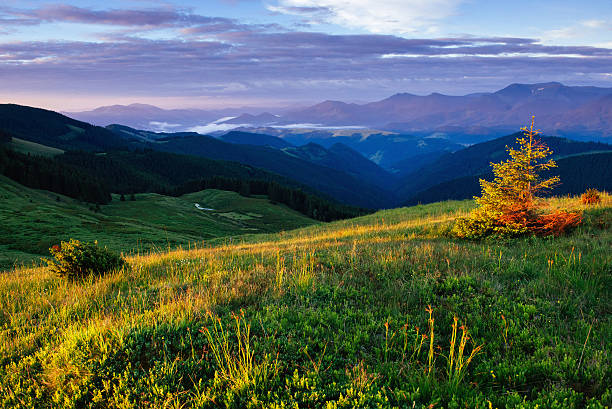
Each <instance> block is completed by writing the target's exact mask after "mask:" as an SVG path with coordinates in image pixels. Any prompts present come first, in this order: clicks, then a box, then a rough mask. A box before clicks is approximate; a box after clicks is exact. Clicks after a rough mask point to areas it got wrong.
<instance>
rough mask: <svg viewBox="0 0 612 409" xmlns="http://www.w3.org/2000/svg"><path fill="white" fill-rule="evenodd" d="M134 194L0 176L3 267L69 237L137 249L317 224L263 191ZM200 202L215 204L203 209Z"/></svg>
mask: <svg viewBox="0 0 612 409" xmlns="http://www.w3.org/2000/svg"><path fill="white" fill-rule="evenodd" d="M134 199H135V200H131V198H130V196H129V195H128V196H126V197H125V201H121V200H120V196H118V195H114V196H113V201H112V202H111V203H110V204H108V205H103V206H99V207H96V206H94V205H88V204H83V203H82V202H79V201H77V200H74V199H71V198H69V197H65V196H61V195H58V194H55V193H50V192H46V191H41V190H33V189H28V188H25V187H24V186H22V185H19V184H17V183H15V182H13V181H11V180H10V179H7V178H5V177H3V176H0V220H2V234H1V235H0V268H5V269H6V268H10V267H12V266H14V265H23V264H31V263H32V262H36V261H38V260H40V258H41V256H45V257H46V256H49V247H51V246H53V245H54V244H59V243H60V242H61V241H62V240H63V241H68V240H69V239H70V238H74V239H78V240H82V241H94V240H98V242H99V243H100V244H101V245H103V246H106V247H108V248H109V249H112V250H115V251H117V252H124V253H131V252H136V253H137V252H139V251H141V252H143V251H144V252H147V251H151V250H158V251H159V250H162V249H165V250H168V249H169V248H176V247H178V246H181V245H185V246H188V245H189V243H200V244H201V243H202V242H208V241H210V240H212V239H217V238H219V237H230V236H237V235H244V234H253V233H267V232H277V231H281V230H287V229H294V228H297V227H303V226H309V225H312V224H315V223H317V222H316V221H314V220H312V219H310V218H308V217H306V216H304V215H302V214H300V213H298V212H296V211H294V210H291V209H289V208H287V207H286V206H284V205H282V204H271V203H270V202H269V201H268V200H267V199H266V198H263V197H260V198H257V197H242V196H240V195H239V194H238V193H235V192H227V191H220V190H206V191H203V192H198V193H190V194H187V195H184V196H181V197H169V196H162V195H158V194H154V193H144V194H137V195H135V196H134ZM196 203H197V204H198V205H200V207H202V208H210V209H214V210H213V211H209V210H200V209H198V208H196V206H195V204H196Z"/></svg>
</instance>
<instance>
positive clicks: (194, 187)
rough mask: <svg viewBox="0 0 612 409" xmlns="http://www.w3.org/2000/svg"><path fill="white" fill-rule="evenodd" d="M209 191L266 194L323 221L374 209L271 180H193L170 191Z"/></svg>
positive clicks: (174, 192) (179, 193) (184, 192)
mask: <svg viewBox="0 0 612 409" xmlns="http://www.w3.org/2000/svg"><path fill="white" fill-rule="evenodd" d="M205 189H220V190H231V191H234V192H238V193H240V194H241V195H243V196H249V195H266V196H268V198H269V199H270V201H272V202H278V203H282V204H284V205H286V206H287V207H289V208H291V209H293V210H297V211H298V212H300V213H302V214H304V215H306V216H308V217H311V218H313V219H316V220H321V221H333V220H340V219H347V218H351V217H357V216H361V215H364V214H368V213H370V212H371V210H368V209H362V208H357V207H352V206H345V205H341V204H338V203H334V202H332V201H330V200H327V199H324V198H321V197H319V196H315V195H312V194H309V193H307V192H304V191H303V190H301V189H295V188H290V187H287V186H283V185H280V184H278V183H276V182H272V181H267V180H240V179H232V178H224V177H212V178H208V179H199V180H191V181H189V182H187V183H184V184H183V185H181V186H179V187H177V188H175V189H173V190H172V191H169V192H166V193H167V194H169V195H173V196H180V195H183V194H186V193H191V192H197V191H200V190H205Z"/></svg>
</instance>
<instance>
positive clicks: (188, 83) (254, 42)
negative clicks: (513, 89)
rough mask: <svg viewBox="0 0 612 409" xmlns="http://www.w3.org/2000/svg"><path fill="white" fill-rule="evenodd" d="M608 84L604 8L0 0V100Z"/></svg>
mask: <svg viewBox="0 0 612 409" xmlns="http://www.w3.org/2000/svg"><path fill="white" fill-rule="evenodd" d="M549 81H559V82H562V83H564V84H566V85H594V86H602V87H612V1H611V0H589V1H584V0H582V1H569V0H529V1H528V0H514V1H497V0H199V1H196V0H191V1H171V0H169V1H149V0H125V1H117V0H106V1H104V2H100V1H99V0H98V1H89V0H79V1H61V0H57V1H42V0H28V1H23V0H2V2H0V103H8V102H11V103H19V104H24V105H32V106H39V107H44V108H49V109H56V110H62V111H77V110H87V109H92V108H95V107H98V106H103V105H112V104H130V103H148V104H153V105H157V106H160V107H163V108H190V107H192V108H223V107H242V106H245V107H248V106H257V107H289V106H299V105H306V104H310V103H315V102H320V101H323V100H342V101H347V102H364V101H374V100H379V99H383V98H385V97H388V96H390V95H393V94H395V93H398V92H409V93H413V94H419V95H427V94H429V93H432V92H439V93H444V94H450V95H464V94H468V93H472V92H490V91H495V90H497V89H500V88H503V87H505V86H507V85H509V84H511V83H516V82H518V83H535V82H549Z"/></svg>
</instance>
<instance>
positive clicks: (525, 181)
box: [475, 116, 560, 218]
mask: <svg viewBox="0 0 612 409" xmlns="http://www.w3.org/2000/svg"><path fill="white" fill-rule="evenodd" d="M534 121H535V117H533V116H532V117H531V127H529V128H527V127H523V128H521V131H523V133H522V136H521V137H519V138H517V140H516V142H517V144H518V148H512V147H507V150H508V153H509V155H510V159H508V160H507V161H502V162H500V163H491V166H492V168H493V174H494V175H495V179H494V180H493V181H486V180H484V179H480V187H481V190H482V196H480V197H475V199H476V202H477V203H478V205H479V209H478V210H479V212H480V213H481V216H485V217H492V218H498V217H500V216H502V215H504V214H505V213H506V212H508V211H523V212H530V211H532V210H533V209H534V207H535V203H534V201H535V199H536V198H537V195H538V193H541V192H543V191H545V190H548V189H551V188H552V187H554V186H555V185H556V184H558V183H559V180H560V179H559V177H557V176H554V177H550V178H542V177H541V172H542V171H545V170H548V169H551V168H554V167H556V166H557V164H556V163H555V161H554V160H552V159H548V160H546V158H547V157H548V156H550V155H551V154H552V151H551V150H550V148H549V147H548V146H546V144H545V143H544V142H542V140H540V139H538V138H537V137H538V135H540V134H541V131H540V130H537V129H534Z"/></svg>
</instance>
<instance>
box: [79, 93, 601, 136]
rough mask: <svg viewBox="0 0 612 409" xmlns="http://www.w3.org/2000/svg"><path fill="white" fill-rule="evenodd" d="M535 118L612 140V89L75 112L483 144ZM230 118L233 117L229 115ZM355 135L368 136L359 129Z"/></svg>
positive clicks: (102, 119) (110, 118) (115, 119)
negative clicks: (278, 107) (269, 108)
mask: <svg viewBox="0 0 612 409" xmlns="http://www.w3.org/2000/svg"><path fill="white" fill-rule="evenodd" d="M531 115H535V116H536V120H537V125H538V128H540V129H542V130H543V131H544V132H545V133H546V134H547V135H553V136H568V137H572V138H575V139H582V140H585V139H605V138H609V137H612V88H599V87H586V86H565V85H563V84H561V83H558V82H548V83H538V84H512V85H509V86H507V87H506V88H503V89H501V90H498V91H496V92H491V93H475V94H468V95H463V96H449V95H443V94H438V93H432V94H430V95H426V96H419V95H413V94H409V93H399V94H395V95H393V96H391V97H389V98H386V99H383V100H381V101H376V102H370V103H366V104H353V103H345V102H341V101H325V102H322V103H319V104H316V105H313V106H310V107H306V108H301V109H294V110H290V111H288V112H284V113H283V112H280V113H279V112H277V113H276V114H275V113H274V112H272V113H270V112H265V111H260V112H253V111H252V112H249V113H244V112H238V111H237V110H235V109H234V110H221V111H204V110H162V109H159V108H156V107H153V106H150V105H140V104H133V105H128V106H120V105H115V106H111V107H102V108H98V109H95V110H93V111H88V112H73V113H70V116H72V117H74V118H77V119H80V120H82V121H87V122H91V123H93V124H97V125H109V124H112V123H120V124H123V125H128V126H132V127H135V128H139V129H149V130H165V131H169V130H174V131H184V130H188V129H190V128H195V127H197V126H200V127H201V126H205V125H210V124H211V123H214V125H216V128H215V127H210V128H206V129H207V131H210V132H212V131H214V130H220V131H222V130H228V129H230V128H231V127H233V126H234V127H242V128H249V127H251V128H254V127H276V128H277V129H280V130H285V131H284V132H282V131H281V132H279V134H280V135H279V136H281V137H284V136H285V135H287V134H292V131H291V129H293V128H296V127H299V128H303V129H308V128H311V129H320V128H321V127H337V128H342V127H357V128H359V127H363V128H368V129H372V128H373V129H378V130H386V131H392V132H394V133H402V134H406V133H410V134H413V135H417V136H428V135H432V134H433V135H436V136H438V137H449V138H451V139H453V141H454V142H467V143H476V142H480V141H483V140H486V139H492V138H494V137H497V136H502V135H504V134H508V133H510V132H514V131H516V130H517V129H519V128H520V127H521V126H523V125H525V123H526V122H528V120H529V118H530V117H531ZM223 117H226V118H223ZM354 132H355V133H361V131H360V130H359V129H355V130H354Z"/></svg>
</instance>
